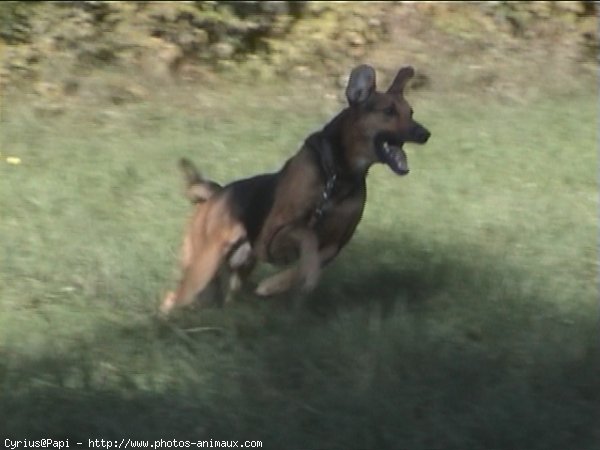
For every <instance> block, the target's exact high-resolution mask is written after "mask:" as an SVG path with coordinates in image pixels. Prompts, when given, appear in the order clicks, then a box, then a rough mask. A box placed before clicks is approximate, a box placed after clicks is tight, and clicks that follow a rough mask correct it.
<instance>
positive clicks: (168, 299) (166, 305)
mask: <svg viewBox="0 0 600 450" xmlns="http://www.w3.org/2000/svg"><path fill="white" fill-rule="evenodd" d="M174 306H175V292H172V291H171V292H168V293H167V295H165V298H164V299H163V301H162V303H161V304H160V308H159V309H158V311H159V313H160V315H162V316H167V315H168V314H169V312H171V310H172V309H173V307H174Z"/></svg>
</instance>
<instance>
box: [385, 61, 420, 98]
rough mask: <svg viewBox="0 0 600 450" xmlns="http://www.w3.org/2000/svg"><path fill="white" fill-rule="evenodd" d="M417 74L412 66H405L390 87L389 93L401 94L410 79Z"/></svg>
mask: <svg viewBox="0 0 600 450" xmlns="http://www.w3.org/2000/svg"><path fill="white" fill-rule="evenodd" d="M414 75H415V69H413V68H412V67H410V66H407V67H403V68H402V69H400V70H399V71H398V73H397V74H396V78H394V81H393V82H392V85H391V86H390V88H389V89H388V94H394V95H401V94H402V93H403V92H404V87H405V86H406V83H407V82H408V80H410V79H411V78H412V77H413V76H414Z"/></svg>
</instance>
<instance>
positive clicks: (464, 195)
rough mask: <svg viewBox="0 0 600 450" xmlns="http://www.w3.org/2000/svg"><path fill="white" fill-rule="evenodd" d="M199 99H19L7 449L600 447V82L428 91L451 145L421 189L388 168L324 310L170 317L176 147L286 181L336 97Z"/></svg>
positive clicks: (217, 166)
mask: <svg viewBox="0 0 600 450" xmlns="http://www.w3.org/2000/svg"><path fill="white" fill-rule="evenodd" d="M332 93H333V94H337V92H333V91H332ZM181 96H182V98H185V97H188V100H189V101H188V102H180V103H178V102H175V101H172V102H169V101H166V100H163V101H157V102H152V103H142V104H135V105H125V106H120V107H112V108H105V109H102V108H91V110H88V111H87V112H83V111H82V110H77V109H75V110H73V111H69V112H67V113H66V114H65V115H63V116H59V117H56V118H51V119H40V118H38V117H36V116H35V115H34V114H33V113H32V112H31V109H30V108H29V107H27V106H18V105H16V104H13V105H12V108H10V109H9V108H8V107H7V105H4V109H5V111H4V114H3V121H2V133H1V135H2V137H1V139H2V141H1V148H0V152H2V159H1V162H0V236H1V240H0V246H1V247H0V248H1V262H0V264H1V269H0V435H2V437H3V438H4V437H5V436H6V437H10V438H12V439H23V438H34V437H53V438H55V439H59V438H67V437H68V438H70V439H71V444H73V442H75V441H77V440H79V441H85V442H87V439H95V438H104V439H121V438H135V439H149V440H154V439H160V438H165V439H167V438H168V439H173V438H176V439H189V440H193V441H196V440H200V439H215V440H217V439H219V440H222V439H226V440H240V441H244V440H262V441H263V444H264V448H273V449H280V448H285V449H375V448H377V449H380V448H381V449H383V448H389V449H392V448H398V449H400V448H402V449H411V450H416V449H442V448H443V449H528V450H533V449H566V448H569V449H592V448H596V447H595V445H597V443H598V442H599V441H600V428H599V427H598V423H599V422H598V419H599V418H600V379H599V377H598V375H599V373H600V372H599V371H600V363H599V359H598V356H599V354H598V345H597V344H598V318H599V313H598V297H597V293H598V292H597V287H598V284H597V269H598V264H597V252H596V242H597V239H596V238H597V228H596V227H597V213H598V207H597V167H598V164H597V151H596V148H597V136H596V131H595V129H596V128H597V127H596V125H597V123H598V119H597V96H596V94H593V95H590V90H589V89H588V90H586V89H584V88H582V89H581V91H576V92H571V93H569V95H559V94H556V95H548V96H545V97H539V98H538V99H537V100H535V101H532V102H518V101H513V102H510V101H499V100H494V99H493V98H490V99H486V98H485V97H480V98H468V97H466V98H463V97H461V98H458V97H455V96H452V95H450V94H448V95H447V96H445V97H441V96H440V95H437V94H436V95H433V94H431V93H426V92H422V93H421V92H414V93H411V94H409V101H411V103H412V105H413V107H414V109H415V111H416V112H415V117H416V118H417V120H420V121H421V122H422V123H423V124H425V125H426V126H427V127H428V128H429V129H430V130H431V131H432V134H433V136H432V138H431V139H430V141H429V143H428V144H427V145H425V146H423V147H417V146H411V147H410V148H408V149H407V151H408V154H409V161H410V164H411V169H412V170H411V174H410V175H409V176H408V177H405V178H402V179H400V178H398V177H396V176H394V175H393V173H392V172H391V171H389V170H388V169H387V168H385V167H382V166H381V167H374V168H373V170H372V171H371V173H370V176H369V179H368V185H369V201H368V205H367V208H366V211H365V215H364V219H363V221H362V223H361V224H360V226H359V229H358V232H357V234H356V235H355V237H354V239H353V240H352V241H351V243H350V244H349V245H348V246H347V247H346V248H345V249H344V251H343V252H342V253H341V255H340V256H339V258H338V259H337V260H336V262H335V263H334V264H333V265H332V266H330V267H328V269H327V270H326V271H325V273H324V276H323V278H322V281H321V283H320V285H319V287H318V289H317V290H316V291H315V292H314V293H313V294H311V295H309V296H308V297H307V298H306V304H305V306H304V307H301V308H300V309H299V310H294V309H292V308H290V307H289V305H288V302H286V299H285V298H279V299H272V300H268V301H264V300H258V299H255V298H254V297H252V296H251V295H249V294H244V295H242V296H241V297H239V298H238V301H237V302H236V303H235V304H233V305H231V306H230V307H227V308H224V309H219V308H209V309H204V310H191V311H186V312H185V313H181V314H179V315H176V317H174V319H173V320H172V321H171V322H170V323H169V324H164V323H161V322H160V321H159V320H157V318H156V317H155V313H156V308H157V304H158V301H159V299H160V297H161V295H162V294H163V293H164V292H165V291H166V290H167V289H170V288H171V287H172V286H173V284H174V282H175V281H176V278H177V276H178V274H177V261H176V259H177V253H178V249H179V245H180V239H181V231H182V228H183V225H184V223H185V220H186V217H187V215H188V213H189V212H190V207H189V205H188V204H187V201H186V200H185V199H184V198H183V195H182V192H183V189H182V188H183V183H182V180H181V179H180V174H179V173H178V171H177V168H176V161H177V159H178V158H179V157H180V156H184V155H185V156H189V157H191V158H192V159H193V160H194V161H195V162H196V163H197V164H198V165H199V166H200V167H201V168H202V169H203V171H204V172H205V173H206V174H207V175H209V176H210V177H212V178H214V179H215V180H217V181H220V182H225V181H228V180H232V179H235V178H239V177H242V176H247V175H251V174H255V173H258V172H263V171H270V170H273V169H277V168H278V167H279V166H280V165H281V164H282V163H283V161H284V160H285V158H287V157H288V156H289V155H291V154H292V153H293V152H294V151H295V150H296V149H297V148H298V145H299V143H300V142H301V141H302V140H303V139H304V137H305V136H306V135H307V134H308V133H309V132H311V131H313V130H315V129H317V128H318V127H319V126H321V125H322V124H323V123H324V121H325V120H326V119H328V118H329V117H331V116H332V114H333V113H334V112H335V111H337V109H338V108H339V104H337V103H336V100H335V99H333V98H329V97H324V96H323V95H320V94H319V95H306V93H303V92H302V91H301V90H290V89H289V86H286V85H284V84H283V83H282V84H281V85H275V86H271V87H270V90H269V91H268V92H262V91H254V90H253V89H245V88H244V87H243V86H242V87H238V88H232V87H231V86H223V87H222V88H221V89H212V90H208V89H207V90H206V92H204V91H190V92H184V93H181ZM191 100H193V101H191ZM11 155H14V156H18V157H20V158H21V160H22V163H21V164H20V165H9V164H6V163H5V161H4V160H5V157H6V156H11Z"/></svg>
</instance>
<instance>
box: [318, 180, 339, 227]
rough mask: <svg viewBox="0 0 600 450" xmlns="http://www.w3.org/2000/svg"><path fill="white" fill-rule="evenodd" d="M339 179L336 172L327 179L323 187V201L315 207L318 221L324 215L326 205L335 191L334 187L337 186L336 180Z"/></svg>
mask: <svg viewBox="0 0 600 450" xmlns="http://www.w3.org/2000/svg"><path fill="white" fill-rule="evenodd" d="M336 180H337V174H336V173H334V174H332V175H331V177H329V178H328V179H327V183H325V188H324V189H323V193H322V194H321V201H320V202H319V205H318V206H317V208H316V209H315V219H316V220H317V221H318V220H319V219H321V217H323V213H324V211H325V206H326V204H327V202H328V201H329V199H330V198H331V194H332V192H333V188H334V187H335V182H336Z"/></svg>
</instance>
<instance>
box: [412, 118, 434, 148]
mask: <svg viewBox="0 0 600 450" xmlns="http://www.w3.org/2000/svg"><path fill="white" fill-rule="evenodd" d="M412 134H413V136H414V139H415V142H418V143H419V144H424V143H425V142H427V140H428V139H429V137H430V136H431V133H430V132H429V130H428V129H427V128H425V127H424V126H423V125H421V124H418V123H417V124H415V126H414V128H413V133H412Z"/></svg>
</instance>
